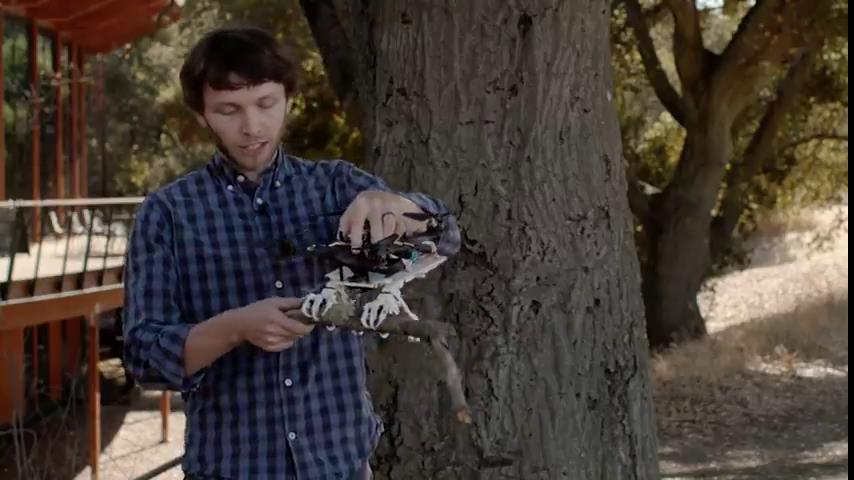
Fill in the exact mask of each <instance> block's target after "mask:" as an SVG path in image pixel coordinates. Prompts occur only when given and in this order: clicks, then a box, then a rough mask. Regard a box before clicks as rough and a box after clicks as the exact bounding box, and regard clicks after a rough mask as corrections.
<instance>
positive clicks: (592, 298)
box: [336, 0, 658, 480]
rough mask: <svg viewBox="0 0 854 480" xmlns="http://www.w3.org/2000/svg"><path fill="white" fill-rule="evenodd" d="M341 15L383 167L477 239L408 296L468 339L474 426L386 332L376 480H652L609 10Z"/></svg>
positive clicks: (376, 5)
mask: <svg viewBox="0 0 854 480" xmlns="http://www.w3.org/2000/svg"><path fill="white" fill-rule="evenodd" d="M336 6H337V8H338V14H339V18H341V19H342V23H343V24H344V25H345V30H347V31H348V33H349V36H350V38H351V40H352V42H353V46H354V49H353V50H354V52H355V53H356V55H357V57H358V60H357V62H356V64H357V65H359V71H358V73H357V89H358V91H359V92H360V94H359V96H360V99H361V101H362V102H363V104H362V108H363V111H364V112H365V115H364V117H363V125H362V127H363V128H362V130H363V134H364V136H365V143H366V147H367V153H368V155H366V157H367V158H369V159H370V161H371V162H372V167H373V170H374V171H375V172H376V173H378V174H379V175H381V176H383V177H384V178H386V179H387V180H388V182H389V183H390V184H391V185H392V186H393V187H395V188H400V189H406V190H416V191H423V192H428V193H430V194H431V195H434V196H436V197H438V198H441V199H443V200H445V201H446V202H447V203H448V204H449V206H450V207H451V209H452V211H453V212H454V213H455V214H456V215H457V217H458V219H459V222H460V225H461V228H462V229H463V238H464V240H463V243H464V244H463V248H462V250H461V252H460V253H459V255H458V256H456V257H455V258H454V259H452V260H451V261H450V262H449V265H447V268H445V269H444V270H443V271H442V273H441V274H440V275H441V276H443V277H444V278H441V279H439V280H438V281H425V282H426V285H423V286H422V288H419V289H418V290H417V292H413V294H417V296H418V298H419V299H420V300H418V301H415V302H413V307H414V308H415V309H416V312H419V313H420V314H421V315H423V316H425V317H426V316H430V317H432V318H436V319H440V320H443V321H447V322H451V323H452V324H453V325H454V326H455V327H456V328H457V330H458V331H459V333H460V338H459V341H458V343H457V344H456V345H454V346H453V347H454V349H453V351H454V354H455V355H456V357H457V360H458V362H459V364H460V367H461V369H462V370H463V375H464V381H465V385H466V390H467V391H466V393H467V395H468V398H469V401H470V405H471V407H472V410H473V414H474V422H475V423H474V425H472V426H462V425H458V424H455V423H454V421H453V419H452V418H451V417H450V415H449V411H448V408H447V403H448V399H447V398H446V393H445V390H444V389H443V388H442V386H441V383H440V382H441V379H440V375H439V372H436V371H433V370H432V369H431V368H430V367H428V366H429V365H432V364H433V363H434V362H432V361H430V360H429V355H431V353H430V351H429V349H428V348H426V347H425V346H424V345H419V344H411V343H407V342H406V341H405V340H397V339H390V340H386V341H383V342H380V343H379V344H378V345H377V348H376V349H377V352H374V353H372V354H371V355H370V358H369V369H370V370H371V385H370V387H371V391H372V394H373V397H374V404H375V405H376V406H377V408H378V411H379V413H380V415H381V416H382V418H383V419H384V421H385V422H386V431H385V433H384V435H383V437H382V440H381V444H380V447H379V450H378V452H377V455H376V456H375V458H374V464H375V470H376V475H377V478H379V479H385V478H392V479H404V478H405V479H458V478H460V479H461V478H465V479H469V478H472V479H478V478H483V479H491V478H524V479H549V480H551V479H557V478H578V479H592V478H608V479H610V478H614V479H617V478H619V479H639V478H657V476H658V471H657V460H656V457H657V453H656V439H655V423H654V419H653V409H652V403H651V398H650V390H649V373H648V357H647V348H648V345H647V342H646V339H645V331H644V329H645V324H644V317H643V307H642V304H641V297H640V288H639V273H638V265H637V260H636V256H635V251H634V245H633V240H632V233H631V225H630V223H631V222H630V215H629V211H628V204H627V200H626V197H625V193H624V192H625V191H626V183H625V178H624V171H623V167H622V163H621V161H620V159H621V153H620V152H621V149H620V136H619V131H618V128H619V127H618V124H617V117H616V109H615V107H614V105H613V103H612V101H611V98H612V97H611V85H612V78H611V75H612V74H611V71H610V63H609V62H610V55H609V44H608V19H609V8H608V6H607V4H606V3H602V4H597V3H595V2H584V1H581V0H573V1H545V0H539V1H534V0H531V1H523V2H504V1H498V0H493V1H486V0H479V1H476V2H450V1H449V2H418V1H397V0H395V1H391V0H389V1H385V2H379V1H377V2H362V1H355V0H353V1H349V2H344V1H341V2H336ZM408 295H409V294H408ZM408 298H409V296H408Z"/></svg>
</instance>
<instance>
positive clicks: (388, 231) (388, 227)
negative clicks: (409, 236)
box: [382, 213, 398, 238]
mask: <svg viewBox="0 0 854 480" xmlns="http://www.w3.org/2000/svg"><path fill="white" fill-rule="evenodd" d="M382 219H383V238H388V237H390V236H391V235H394V234H395V233H396V232H397V223H398V222H397V219H396V218H395V215H394V214H393V213H384V214H383V216H382Z"/></svg>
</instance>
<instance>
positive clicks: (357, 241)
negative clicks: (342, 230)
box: [348, 208, 367, 251]
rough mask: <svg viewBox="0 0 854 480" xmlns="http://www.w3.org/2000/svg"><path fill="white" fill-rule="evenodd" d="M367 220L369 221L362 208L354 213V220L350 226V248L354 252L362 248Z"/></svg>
mask: <svg viewBox="0 0 854 480" xmlns="http://www.w3.org/2000/svg"><path fill="white" fill-rule="evenodd" d="M365 220H367V213H366V212H365V211H364V210H363V209H361V208H360V209H358V210H356V211H355V212H353V218H352V219H351V220H350V225H349V226H348V229H349V232H348V234H349V235H350V247H351V248H352V249H353V251H356V250H360V249H361V248H362V234H363V233H364V232H365Z"/></svg>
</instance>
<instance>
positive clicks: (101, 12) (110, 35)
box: [0, 0, 183, 53]
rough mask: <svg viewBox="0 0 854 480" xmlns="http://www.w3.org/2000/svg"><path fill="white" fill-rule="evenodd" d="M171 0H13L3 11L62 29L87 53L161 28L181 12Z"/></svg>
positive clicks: (105, 50)
mask: <svg viewBox="0 0 854 480" xmlns="http://www.w3.org/2000/svg"><path fill="white" fill-rule="evenodd" d="M175 3H179V2H173V1H172V0H11V1H8V0H7V1H5V2H2V5H0V9H2V10H3V11H4V12H6V13H8V14H11V15H17V16H20V17H24V18H28V19H31V20H34V21H35V22H36V23H37V24H38V25H40V26H42V27H46V28H48V29H50V30H53V31H56V32H60V33H61V34H62V35H64V36H65V38H66V41H71V42H73V43H75V44H77V45H79V46H80V48H82V49H83V50H84V51H85V52H86V53H103V52H108V51H110V50H113V49H115V48H118V47H120V46H122V45H123V44H125V43H128V42H131V41H133V40H136V39H138V38H140V37H143V36H145V35H147V34H149V33H151V32H153V31H155V30H157V29H158V28H162V27H164V26H166V25H168V24H170V23H172V22H174V21H175V20H177V19H178V17H179V15H180V8H179V7H178V6H176V5H175ZM180 3H183V2H180Z"/></svg>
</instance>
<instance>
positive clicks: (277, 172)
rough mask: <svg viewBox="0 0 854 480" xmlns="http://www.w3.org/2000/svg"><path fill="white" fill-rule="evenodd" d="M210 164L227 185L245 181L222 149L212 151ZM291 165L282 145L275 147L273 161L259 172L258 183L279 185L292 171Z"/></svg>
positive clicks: (243, 176)
mask: <svg viewBox="0 0 854 480" xmlns="http://www.w3.org/2000/svg"><path fill="white" fill-rule="evenodd" d="M211 163H212V166H213V167H214V171H215V172H216V173H217V174H218V175H220V176H221V178H222V179H223V180H225V182H226V183H227V184H228V185H235V184H240V183H243V182H245V181H247V179H246V177H245V175H243V174H242V173H240V171H239V170H238V169H237V168H236V167H235V165H234V162H232V161H231V159H229V158H228V156H227V155H225V154H224V153H223V152H222V150H220V149H219V148H217V150H216V152H215V153H214V156H213V160H212V162H211ZM293 168H294V167H293V165H292V164H291V161H290V158H289V156H288V155H287V153H286V152H285V149H284V147H283V146H282V145H279V147H278V148H276V152H275V153H274V154H273V163H272V164H270V166H269V167H267V169H266V170H264V171H263V172H261V175H260V177H259V185H263V184H264V183H268V182H269V183H273V184H274V185H275V186H277V187H278V186H281V185H282V184H283V183H284V181H285V178H286V177H288V176H289V175H291V174H292V173H293Z"/></svg>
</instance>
